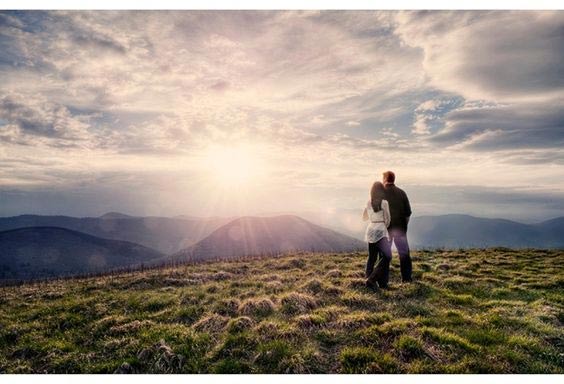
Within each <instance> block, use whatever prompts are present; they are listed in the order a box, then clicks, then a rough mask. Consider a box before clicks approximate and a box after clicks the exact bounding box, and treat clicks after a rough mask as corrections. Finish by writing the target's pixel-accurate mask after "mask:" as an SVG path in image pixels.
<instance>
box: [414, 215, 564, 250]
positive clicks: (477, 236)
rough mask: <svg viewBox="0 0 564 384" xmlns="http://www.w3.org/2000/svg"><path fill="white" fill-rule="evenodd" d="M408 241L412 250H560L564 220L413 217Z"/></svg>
mask: <svg viewBox="0 0 564 384" xmlns="http://www.w3.org/2000/svg"><path fill="white" fill-rule="evenodd" d="M408 239H409V241H410V245H412V247H414V248H438V247H444V248H458V247H461V248H475V247H478V248H485V247H496V246H502V247H510V248H564V217H559V218H555V219H551V220H547V221H543V222H541V223H538V224H523V223H518V222H515V221H511V220H505V219H487V218H480V217H474V216H469V215H460V214H452V215H443V216H420V217H414V218H412V219H411V221H410V223H409V229H408Z"/></svg>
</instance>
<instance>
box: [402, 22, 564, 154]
mask: <svg viewBox="0 0 564 384" xmlns="http://www.w3.org/2000/svg"><path fill="white" fill-rule="evenodd" d="M396 22H397V24H396V25H397V28H396V29H395V32H396V33H397V34H398V35H399V36H401V38H402V39H403V41H404V42H406V43H407V44H409V45H411V46H414V47H420V48H422V49H423V52H424V60H423V67H424V68H425V72H426V74H427V75H428V77H429V83H430V85H432V86H434V87H436V88H438V89H441V90H442V91H446V92H452V93H455V94H459V95H461V96H463V97H464V98H465V99H466V102H465V103H464V106H462V103H461V105H460V108H458V109H454V110H451V111H447V112H448V113H444V112H443V113H439V114H430V113H429V112H430V111H432V110H433V108H434V107H435V105H432V103H433V101H429V103H431V104H428V105H427V104H426V103H427V102H426V103H423V104H421V105H420V106H419V107H418V108H417V109H416V110H415V121H414V125H413V133H415V134H418V135H427V136H428V138H429V142H431V143H435V144H439V145H443V146H444V145H447V146H450V145H456V147H457V148H459V149H466V150H505V149H510V148H515V149H516V148H550V147H554V146H560V145H562V142H563V141H564V130H563V125H564V119H563V117H564V115H562V113H561V109H562V108H561V107H562V103H563V100H564V76H562V64H561V63H562V62H564V29H563V28H562V26H563V25H564V14H563V13H562V12H558V11H542V12H508V11H491V12H401V13H398V14H397V15H396ZM433 125H435V128H438V129H435V130H434V131H435V132H433V129H432V127H433ZM443 127H444V128H443ZM441 128H442V129H441Z"/></svg>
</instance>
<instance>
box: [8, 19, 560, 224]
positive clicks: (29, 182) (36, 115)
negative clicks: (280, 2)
mask: <svg viewBox="0 0 564 384" xmlns="http://www.w3.org/2000/svg"><path fill="white" fill-rule="evenodd" d="M559 25H562V13H561V12H517V13H515V12H399V13H398V12H377V11H306V12H300V11H296V12H294V11H291V12H283V11H249V12H244V11H229V12H226V11H150V12H139V11H92V12H89V11H70V12H67V11H64V12H63V11H48V12H37V11H24V12H9V11H8V12H0V79H1V81H0V159H1V161H3V163H2V166H0V178H1V179H2V183H3V184H4V185H7V186H21V185H26V186H27V187H28V188H32V186H33V185H39V186H40V187H38V188H48V186H51V187H57V188H59V187H60V186H61V185H65V184H68V185H75V184H74V182H75V181H80V183H82V184H81V185H82V186H83V188H84V190H85V191H87V190H88V188H91V189H92V190H94V186H95V185H96V183H109V184H111V186H107V188H108V189H107V190H106V192H107V194H106V195H104V194H102V193H101V192H100V193H101V196H102V195H103V196H105V197H107V199H108V201H111V200H112V199H111V197H109V196H111V195H112V191H114V192H115V194H116V195H120V196H126V195H127V191H129V189H130V188H131V185H132V183H133V182H135V183H136V184H135V185H136V186H137V185H142V184H143V180H144V178H145V177H146V178H147V179H149V178H152V179H158V177H161V178H162V179H159V180H160V181H159V182H158V183H157V182H156V183H155V185H157V186H155V188H154V189H152V191H153V192H154V193H160V192H158V191H159V190H160V189H159V188H164V187H163V186H166V188H172V189H174V188H176V187H174V186H176V185H177V184H182V188H181V187H178V189H177V190H175V192H173V191H172V190H171V192H170V193H169V194H168V195H167V196H168V197H169V198H170V199H171V201H179V200H181V199H182V198H183V197H184V195H185V193H186V192H185V191H186V190H194V189H197V188H198V186H199V185H203V184H202V180H201V179H205V175H204V172H200V173H201V174H202V176H201V177H200V178H197V177H194V173H195V171H197V170H196V169H195V167H196V166H195V165H194V164H195V163H196V161H195V160H196V159H197V157H198V156H199V153H200V152H202V151H203V150H204V149H205V148H206V147H207V146H209V145H212V144H213V145H218V146H221V145H225V146H229V145H233V144H237V143H250V144H252V147H253V148H258V149H260V153H257V154H256V155H257V156H258V157H260V158H262V159H263V160H264V161H265V162H268V163H269V164H270V165H272V168H273V169H272V173H271V174H272V180H269V184H271V185H273V186H275V187H276V188H277V189H278V191H279V193H282V194H293V193H296V194H299V193H300V188H306V187H307V188H310V189H309V190H308V193H309V194H308V195H307V197H304V199H305V200H304V201H303V202H301V203H303V204H304V205H307V204H314V202H316V201H319V197H318V196H317V195H316V193H317V192H319V191H320V190H321V189H323V188H325V189H324V191H325V192H324V193H326V194H325V195H324V196H325V197H326V198H327V199H326V201H342V202H343V203H342V204H348V203H350V202H351V201H354V200H355V199H356V197H355V196H356V195H354V193H357V192H354V191H358V190H357V189H354V191H353V190H352V189H351V190H347V191H346V192H345V191H344V189H343V188H336V187H335V186H336V185H340V184H343V185H345V184H346V185H355V186H356V185H361V186H364V185H365V184H367V183H368V182H367V180H368V179H369V176H367V175H373V174H377V175H378V176H379V174H380V173H381V171H382V170H385V169H388V168H393V169H394V170H397V171H398V172H399V174H400V175H401V177H402V180H406V181H410V182H412V183H414V182H416V181H417V182H421V181H425V180H427V179H429V178H433V180H434V181H435V182H436V183H437V184H438V185H451V184H461V185H468V184H475V183H478V184H479V183H482V182H485V181H487V182H490V183H491V182H495V181H498V180H503V182H504V183H507V184H510V185H512V186H515V185H519V184H520V183H521V179H520V178H521V177H522V175H523V174H529V175H532V176H531V178H532V180H533V181H534V182H538V183H542V184H543V185H547V186H549V187H551V188H555V189H558V188H560V189H561V188H562V185H561V184H562V182H561V181H560V180H562V176H564V175H563V174H562V170H561V167H560V168H559V167H554V166H553V165H555V164H556V165H559V164H560V162H559V160H558V159H559V156H561V155H562V152H561V149H560V147H562V133H560V132H562V131H563V130H562V113H561V112H560V111H559V106H561V105H562V100H564V96H562V78H561V77H557V75H558V74H559V72H558V71H559V70H558V68H559V66H558V64H559V63H560V62H561V61H562V60H561V58H562V57H561V56H562V49H560V48H561V45H562V44H561V37H562V29H561V28H559V27H558V26H559ZM560 109H561V108H560ZM31 148H33V151H30V149H31ZM258 149H257V151H258ZM30 152H33V156H31V157H32V158H33V157H36V158H40V157H41V158H47V159H56V162H55V163H52V164H45V165H44V166H41V165H37V166H31V165H29V166H27V165H25V164H24V163H23V162H14V161H6V162H4V160H15V159H27V160H29V161H30V164H31V160H32V159H30V155H29V153H30ZM547 165H550V166H547ZM148 169H150V170H151V171H150V172H149V171H147V170H148ZM483 169H488V172H489V173H488V175H486V176H484V175H483ZM116 172H117V173H120V175H123V177H116V178H114V177H113V176H112V175H115V174H116ZM183 172H184V173H183ZM149 173H150V175H149ZM313 174H316V175H317V174H319V176H318V177H311V175H313ZM354 174H356V175H359V176H358V177H356V178H355V177H353V176H352V175H354ZM127 175H135V176H134V177H133V176H132V177H131V178H128V176H127ZM156 175H160V176H156ZM188 175H189V176H188ZM283 175H292V178H291V181H290V182H288V180H287V179H285V178H284V177H283ZM339 175H341V176H339ZM345 175H349V176H345ZM439 176H440V177H439ZM170 180H173V182H171V181H170ZM484 180H485V181H484ZM110 182H111V183H110ZM34 183H35V184H34ZM314 186H315V188H317V189H315V190H314V189H313V188H314ZM173 187H174V188H173ZM22 188H23V187H22ZM97 188H98V189H96V191H101V189H103V187H102V186H98V187H97ZM292 188H293V189H292ZM351 188H353V187H351ZM354 188H356V187H354ZM362 188H364V187H362ZM59 189H60V188H59ZM155 191H157V192H155ZM201 192H202V191H201ZM365 192H366V191H364V189H363V190H362V192H361V193H360V195H361V197H362V199H364V198H365V194H366V193H365ZM175 193H176V195H175ZM140 194H141V195H142V193H140ZM331 194H332V195H331ZM87 195H88V193H86V192H85V195H84V196H87ZM141 198H142V197H139V199H141ZM201 198H202V199H205V198H206V193H205V191H203V192H202V193H201ZM450 199H451V200H452V198H450ZM447 200H448V199H447ZM18 201H20V200H18ZM21 201H23V200H21ZM120 201H121V200H120ZM59 203H60V202H59ZM98 203H99V204H101V205H103V204H104V202H103V201H101V200H100V201H98ZM161 203H163V204H164V202H159V204H161ZM171 204H172V203H171ZM296 204H297V202H296ZM339 204H340V203H339ZM445 204H446V203H445ZM265 205H266V203H265ZM78 206H79V204H78V200H77V204H76V207H78ZM195 206H196V208H197V205H195ZM136 207H137V208H138V209H140V208H139V207H142V204H138V205H136ZM76 209H78V208H76ZM115 209H118V210H119V207H115ZM104 210H110V209H104ZM151 210H152V211H157V210H158V207H157V206H156V205H155V204H153V208H151ZM101 213H102V212H101ZM187 213H190V212H187Z"/></svg>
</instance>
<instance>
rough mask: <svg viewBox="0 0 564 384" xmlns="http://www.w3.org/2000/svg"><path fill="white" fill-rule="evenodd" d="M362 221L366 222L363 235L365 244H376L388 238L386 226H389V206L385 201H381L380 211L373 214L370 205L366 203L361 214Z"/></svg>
mask: <svg viewBox="0 0 564 384" xmlns="http://www.w3.org/2000/svg"><path fill="white" fill-rule="evenodd" d="M362 216H363V219H364V221H366V220H368V221H369V223H368V225H367V226H366V232H365V233H364V241H366V242H367V243H377V242H378V241H380V240H381V239H382V238H384V237H386V238H389V236H388V226H389V225H390V220H391V219H390V206H389V205H388V201H387V200H382V209H381V210H379V211H378V212H374V209H373V208H372V203H371V202H370V201H368V203H367V204H366V208H364V213H363V215H362Z"/></svg>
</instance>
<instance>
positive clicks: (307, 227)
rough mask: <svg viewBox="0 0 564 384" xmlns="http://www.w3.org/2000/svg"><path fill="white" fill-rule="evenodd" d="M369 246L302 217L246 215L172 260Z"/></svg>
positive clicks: (339, 250) (175, 255)
mask: <svg viewBox="0 0 564 384" xmlns="http://www.w3.org/2000/svg"><path fill="white" fill-rule="evenodd" d="M365 246H366V245H365V243H364V242H362V241H360V240H358V239H355V238H353V237H350V236H347V235H343V234H342V233H339V232H336V231H333V230H331V229H327V228H324V227H320V226H318V225H316V224H313V223H311V222H309V221H307V220H304V219H302V218H301V217H298V216H292V215H283V216H275V217H251V216H245V217H241V218H238V219H235V220H233V221H231V222H229V223H228V224H225V225H224V226H222V227H220V228H218V229H217V230H215V231H214V232H212V233H211V234H210V235H209V236H207V237H206V238H204V239H203V240H201V241H199V242H198V243H196V244H194V245H192V246H190V247H188V248H186V249H184V250H182V251H180V252H178V253H176V254H174V255H173V256H172V259H173V260H179V261H183V260H186V261H190V260H207V259H216V258H222V259H229V258H236V257H242V256H251V255H263V254H266V255H268V254H279V253H286V252H291V251H312V252H347V251H355V250H359V249H364V248H365Z"/></svg>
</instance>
